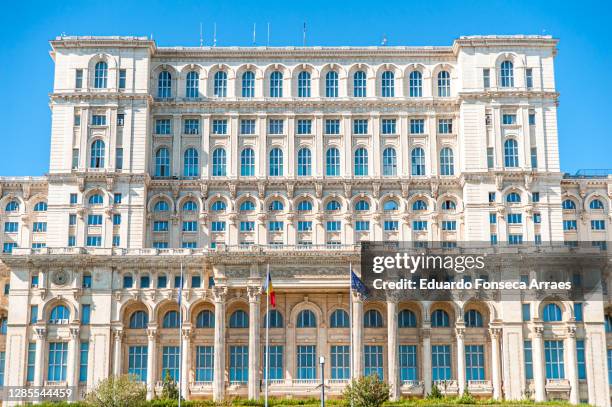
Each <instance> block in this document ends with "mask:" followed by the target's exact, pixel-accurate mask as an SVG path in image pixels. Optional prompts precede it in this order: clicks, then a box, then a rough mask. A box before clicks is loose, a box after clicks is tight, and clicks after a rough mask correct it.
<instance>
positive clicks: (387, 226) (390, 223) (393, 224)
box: [383, 220, 399, 232]
mask: <svg viewBox="0 0 612 407" xmlns="http://www.w3.org/2000/svg"><path fill="white" fill-rule="evenodd" d="M383 228H384V230H385V232H395V231H397V230H399V222H398V221H396V220H386V221H384V223H383Z"/></svg>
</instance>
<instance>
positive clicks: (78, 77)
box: [74, 69, 83, 89]
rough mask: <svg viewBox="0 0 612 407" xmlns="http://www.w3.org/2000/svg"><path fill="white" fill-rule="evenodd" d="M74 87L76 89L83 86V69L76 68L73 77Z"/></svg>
mask: <svg viewBox="0 0 612 407" xmlns="http://www.w3.org/2000/svg"><path fill="white" fill-rule="evenodd" d="M74 87H75V88H76V89H82V88H83V70H82V69H77V70H76V73H75V78H74Z"/></svg>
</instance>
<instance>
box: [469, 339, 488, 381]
mask: <svg viewBox="0 0 612 407" xmlns="http://www.w3.org/2000/svg"><path fill="white" fill-rule="evenodd" d="M465 378H466V380H468V382H469V381H470V380H484V379H485V371H484V346H483V345H465Z"/></svg>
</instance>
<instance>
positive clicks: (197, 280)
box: [191, 276, 202, 288]
mask: <svg viewBox="0 0 612 407" xmlns="http://www.w3.org/2000/svg"><path fill="white" fill-rule="evenodd" d="M201 286H202V277H200V276H191V287H192V288H200V287H201Z"/></svg>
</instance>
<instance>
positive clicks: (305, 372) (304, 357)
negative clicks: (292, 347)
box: [297, 345, 317, 379]
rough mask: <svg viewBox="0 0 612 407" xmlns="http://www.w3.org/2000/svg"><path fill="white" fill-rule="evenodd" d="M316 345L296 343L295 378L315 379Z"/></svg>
mask: <svg viewBox="0 0 612 407" xmlns="http://www.w3.org/2000/svg"><path fill="white" fill-rule="evenodd" d="M316 350H317V347H316V346H314V345H298V347H297V378H298V379H315V378H316V377H317V364H316V358H317V352H316Z"/></svg>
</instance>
